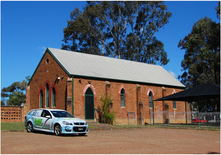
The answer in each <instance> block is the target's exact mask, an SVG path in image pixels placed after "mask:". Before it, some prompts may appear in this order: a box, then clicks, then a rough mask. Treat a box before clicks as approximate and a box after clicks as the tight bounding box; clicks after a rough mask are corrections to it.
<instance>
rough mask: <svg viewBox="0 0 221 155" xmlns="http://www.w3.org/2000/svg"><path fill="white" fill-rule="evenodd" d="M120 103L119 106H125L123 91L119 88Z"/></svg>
mask: <svg viewBox="0 0 221 155" xmlns="http://www.w3.org/2000/svg"><path fill="white" fill-rule="evenodd" d="M120 104H121V107H125V91H124V89H121V93H120Z"/></svg>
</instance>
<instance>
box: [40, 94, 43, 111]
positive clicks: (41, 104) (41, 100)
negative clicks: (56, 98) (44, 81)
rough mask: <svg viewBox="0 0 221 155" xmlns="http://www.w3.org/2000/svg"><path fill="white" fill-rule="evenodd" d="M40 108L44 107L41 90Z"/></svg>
mask: <svg viewBox="0 0 221 155" xmlns="http://www.w3.org/2000/svg"><path fill="white" fill-rule="evenodd" d="M40 108H43V91H42V90H41V91H40Z"/></svg>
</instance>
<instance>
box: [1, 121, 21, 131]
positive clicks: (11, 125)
mask: <svg viewBox="0 0 221 155" xmlns="http://www.w3.org/2000/svg"><path fill="white" fill-rule="evenodd" d="M1 130H25V123H24V122H1Z"/></svg>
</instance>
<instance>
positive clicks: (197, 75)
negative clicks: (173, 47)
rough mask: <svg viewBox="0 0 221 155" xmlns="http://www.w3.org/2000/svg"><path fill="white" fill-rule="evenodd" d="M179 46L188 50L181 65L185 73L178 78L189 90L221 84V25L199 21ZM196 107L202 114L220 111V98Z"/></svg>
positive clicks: (207, 19) (200, 102)
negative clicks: (204, 85)
mask: <svg viewBox="0 0 221 155" xmlns="http://www.w3.org/2000/svg"><path fill="white" fill-rule="evenodd" d="M217 15H218V12H217ZM218 17H219V16H218ZM178 47H180V48H181V49H184V50H185V55H184V60H182V62H181V66H182V68H183V69H182V71H184V72H183V74H182V75H179V77H178V78H179V79H181V82H182V83H183V84H184V85H186V86H187V88H191V87H195V86H198V85H201V84H205V83H215V84H218V85H220V23H216V22H214V21H212V20H211V19H210V18H207V17H205V18H202V19H200V20H199V21H197V22H196V23H195V24H194V25H193V27H192V30H191V33H189V34H188V35H187V36H185V38H184V39H182V40H180V42H179V45H178ZM217 103H218V104H217ZM197 104H198V107H199V110H200V111H207V110H211V109H213V110H214V109H218V110H219V109H220V105H219V99H212V100H209V101H199V102H197ZM215 107H217V108H215Z"/></svg>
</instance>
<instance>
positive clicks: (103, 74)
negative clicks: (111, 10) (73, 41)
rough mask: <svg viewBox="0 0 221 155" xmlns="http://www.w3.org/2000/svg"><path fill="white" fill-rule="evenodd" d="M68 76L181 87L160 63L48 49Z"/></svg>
mask: <svg viewBox="0 0 221 155" xmlns="http://www.w3.org/2000/svg"><path fill="white" fill-rule="evenodd" d="M46 52H49V53H50V54H51V55H52V56H53V57H54V59H55V60H56V61H57V62H58V63H59V64H60V65H61V67H62V68H63V69H64V70H65V71H66V73H67V74H68V75H70V76H71V75H74V76H83V77H93V78H102V79H110V80H120V81H128V82H137V83H148V84H155V85H165V86H174V87H182V88H184V87H185V86H184V85H183V84H182V83H181V82H179V81H178V80H177V79H176V78H174V77H173V76H172V75H171V74H170V73H169V72H167V71H166V70H165V69H164V68H163V67H162V66H158V65H151V64H146V63H141V62H135V61H129V60H122V59H115V58H110V57H105V56H98V55H92V54H84V53H79V52H72V51H67V50H60V49H54V48H48V49H47V50H46Z"/></svg>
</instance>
